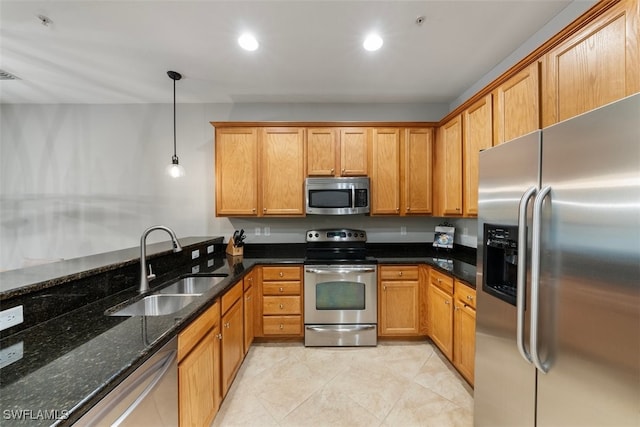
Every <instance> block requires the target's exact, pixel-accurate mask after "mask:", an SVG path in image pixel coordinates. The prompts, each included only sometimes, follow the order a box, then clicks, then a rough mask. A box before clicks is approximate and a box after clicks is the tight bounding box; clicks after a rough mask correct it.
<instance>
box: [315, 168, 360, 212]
mask: <svg viewBox="0 0 640 427" xmlns="http://www.w3.org/2000/svg"><path fill="white" fill-rule="evenodd" d="M305 194H306V210H307V214H311V215H354V214H366V213H369V205H370V204H369V199H370V195H371V191H370V190H369V178H368V177H357V178H342V177H338V178H307V179H306V181H305Z"/></svg>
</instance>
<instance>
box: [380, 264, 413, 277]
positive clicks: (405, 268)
mask: <svg viewBox="0 0 640 427" xmlns="http://www.w3.org/2000/svg"><path fill="white" fill-rule="evenodd" d="M380 279H382V280H418V266H417V265H381V266H380Z"/></svg>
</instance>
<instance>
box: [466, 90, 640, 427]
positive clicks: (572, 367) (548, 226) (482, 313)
mask: <svg viewBox="0 0 640 427" xmlns="http://www.w3.org/2000/svg"><path fill="white" fill-rule="evenodd" d="M477 271H478V277H477V290H478V300H477V325H476V328H477V329H476V368H475V392H474V399H475V411H474V416H475V425H476V426H492V427H493V426H510V427H511V426H544V427H546V426H624V425H630V426H639V425H640V94H638V95H634V96H631V97H628V98H625V99H623V100H621V101H618V102H615V103H613V104H609V105H607V106H604V107H601V108H599V109H597V110H594V111H591V112H588V113H585V114H583V115H580V116H578V117H575V118H572V119H569V120H567V121H564V122H561V123H558V124H556V125H553V126H551V127H548V128H545V129H543V130H542V131H538V132H535V133H532V134H529V135H526V136H523V137H521V138H518V139H516V140H513V141H510V142H508V143H506V144H503V145H499V146H496V147H493V148H490V149H488V150H485V151H483V152H481V153H480V181H479V214H478V264H477Z"/></svg>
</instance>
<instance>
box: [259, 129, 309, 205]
mask: <svg viewBox="0 0 640 427" xmlns="http://www.w3.org/2000/svg"><path fill="white" fill-rule="evenodd" d="M261 146H262V214H263V215H300V216H302V215H304V202H303V196H304V191H303V190H304V176H305V174H304V159H305V156H304V129H302V128H263V129H262V134H261Z"/></svg>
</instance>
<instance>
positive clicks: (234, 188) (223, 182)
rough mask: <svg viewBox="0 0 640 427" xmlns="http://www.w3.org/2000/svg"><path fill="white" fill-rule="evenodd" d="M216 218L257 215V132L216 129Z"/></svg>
mask: <svg viewBox="0 0 640 427" xmlns="http://www.w3.org/2000/svg"><path fill="white" fill-rule="evenodd" d="M215 151H216V159H215V164H216V216H254V215H257V214H258V176H259V169H258V164H259V162H258V130H257V128H216V147H215Z"/></svg>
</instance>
